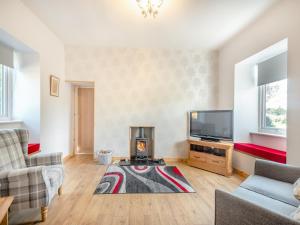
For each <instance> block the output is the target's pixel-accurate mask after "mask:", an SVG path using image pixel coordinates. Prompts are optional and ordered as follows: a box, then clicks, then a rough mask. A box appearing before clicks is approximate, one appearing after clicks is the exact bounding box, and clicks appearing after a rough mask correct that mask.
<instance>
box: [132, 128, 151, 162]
mask: <svg viewBox="0 0 300 225" xmlns="http://www.w3.org/2000/svg"><path fill="white" fill-rule="evenodd" d="M148 145H149V138H146V137H145V128H144V127H139V136H138V137H136V138H135V159H136V160H146V159H148Z"/></svg>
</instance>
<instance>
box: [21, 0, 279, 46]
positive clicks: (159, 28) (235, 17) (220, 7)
mask: <svg viewBox="0 0 300 225" xmlns="http://www.w3.org/2000/svg"><path fill="white" fill-rule="evenodd" d="M276 1H277V0H164V4H163V5H162V7H161V8H160V10H159V14H158V16H157V18H155V19H154V18H144V17H143V16H142V15H141V11H140V9H139V8H138V6H137V4H136V2H135V0H42V1H41V0H22V2H23V3H24V4H25V5H26V6H27V7H28V8H30V9H31V10H32V12H33V13H34V14H36V15H37V16H38V17H39V18H40V19H41V20H42V21H43V22H44V23H45V24H46V25H47V26H48V27H49V28H50V29H51V30H52V31H53V32H54V33H56V35H57V36H58V37H59V38H60V39H61V40H62V41H63V42H64V43H65V44H66V45H89V46H101V47H144V48H206V49H216V48H218V47H219V46H221V45H222V44H223V43H224V42H225V41H226V40H228V39H229V38H231V37H232V36H233V35H235V34H236V33H238V32H239V31H240V30H241V29H242V28H244V27H245V26H246V25H247V24H249V23H251V22H252V21H253V20H255V19H256V18H257V17H258V16H259V15H261V14H262V13H263V12H264V11H265V10H267V9H268V8H269V7H270V6H271V5H272V4H274V3H275V2H276Z"/></svg>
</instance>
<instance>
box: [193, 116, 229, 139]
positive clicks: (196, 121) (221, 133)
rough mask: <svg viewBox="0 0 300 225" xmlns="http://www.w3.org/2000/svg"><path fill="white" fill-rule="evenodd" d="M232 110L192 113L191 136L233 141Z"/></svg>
mask: <svg viewBox="0 0 300 225" xmlns="http://www.w3.org/2000/svg"><path fill="white" fill-rule="evenodd" d="M232 115H233V112H232V110H216V111H193V112H190V136H192V137H200V138H213V139H229V140H232V139H233V116H232Z"/></svg>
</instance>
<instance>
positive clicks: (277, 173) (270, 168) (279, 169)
mask: <svg viewBox="0 0 300 225" xmlns="http://www.w3.org/2000/svg"><path fill="white" fill-rule="evenodd" d="M254 173H255V175H259V176H263V177H268V178H271V179H275V180H280V181H283V182H288V183H291V184H293V183H294V182H296V180H297V179H298V178H299V177H300V167H296V166H291V165H286V164H281V163H276V162H272V161H267V160H262V159H256V161H255V171H254Z"/></svg>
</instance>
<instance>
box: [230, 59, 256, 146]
mask: <svg viewBox="0 0 300 225" xmlns="http://www.w3.org/2000/svg"><path fill="white" fill-rule="evenodd" d="M234 81H235V86H234V141H235V142H250V135H249V132H251V131H257V129H258V128H257V127H258V88H257V82H256V78H255V71H254V66H253V65H252V64H248V63H239V64H237V65H235V80H234Z"/></svg>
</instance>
